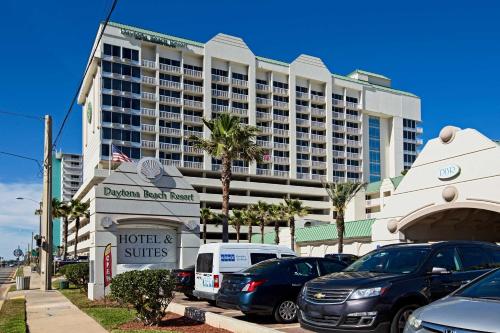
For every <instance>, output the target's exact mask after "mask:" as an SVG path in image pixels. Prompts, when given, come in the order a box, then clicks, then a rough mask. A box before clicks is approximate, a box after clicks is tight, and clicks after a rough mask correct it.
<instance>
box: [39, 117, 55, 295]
mask: <svg viewBox="0 0 500 333" xmlns="http://www.w3.org/2000/svg"><path fill="white" fill-rule="evenodd" d="M44 141H45V145H44V154H43V194H42V235H41V236H42V247H41V251H40V252H41V253H40V255H41V257H40V264H41V272H40V274H41V280H42V281H41V282H42V285H41V287H42V288H41V289H42V290H44V291H47V290H51V289H52V207H51V205H52V118H51V117H50V116H49V115H46V116H45V140H44Z"/></svg>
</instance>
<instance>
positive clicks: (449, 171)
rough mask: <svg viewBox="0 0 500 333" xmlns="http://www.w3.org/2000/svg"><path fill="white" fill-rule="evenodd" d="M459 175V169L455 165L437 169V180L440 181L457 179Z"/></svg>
mask: <svg viewBox="0 0 500 333" xmlns="http://www.w3.org/2000/svg"><path fill="white" fill-rule="evenodd" d="M459 174H460V167H459V166H458V165H456V164H449V165H445V166H444V167H442V168H439V171H438V178H439V179H440V180H450V179H453V178H455V177H457V176H458V175H459Z"/></svg>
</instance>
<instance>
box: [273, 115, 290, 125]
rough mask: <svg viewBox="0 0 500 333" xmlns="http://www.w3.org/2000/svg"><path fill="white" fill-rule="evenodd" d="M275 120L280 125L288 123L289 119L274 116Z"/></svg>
mask: <svg viewBox="0 0 500 333" xmlns="http://www.w3.org/2000/svg"><path fill="white" fill-rule="evenodd" d="M273 120H274V121H277V122H280V123H288V120H289V118H288V117H287V116H282V115H279V114H273Z"/></svg>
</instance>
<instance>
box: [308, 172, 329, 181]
mask: <svg viewBox="0 0 500 333" xmlns="http://www.w3.org/2000/svg"><path fill="white" fill-rule="evenodd" d="M311 177H312V179H313V180H320V181H322V182H326V175H318V174H315V173H313V174H312V175H311Z"/></svg>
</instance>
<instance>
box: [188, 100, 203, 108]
mask: <svg viewBox="0 0 500 333" xmlns="http://www.w3.org/2000/svg"><path fill="white" fill-rule="evenodd" d="M184 106H188V107H191V108H195V109H203V102H200V101H194V100H192V99H184Z"/></svg>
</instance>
